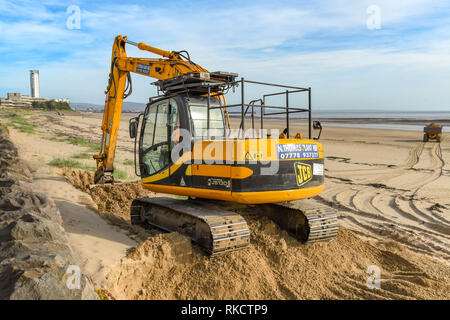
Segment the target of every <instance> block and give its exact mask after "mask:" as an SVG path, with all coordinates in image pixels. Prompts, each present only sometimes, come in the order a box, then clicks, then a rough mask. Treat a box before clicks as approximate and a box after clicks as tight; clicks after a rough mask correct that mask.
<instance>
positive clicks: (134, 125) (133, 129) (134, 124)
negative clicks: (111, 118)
mask: <svg viewBox="0 0 450 320" xmlns="http://www.w3.org/2000/svg"><path fill="white" fill-rule="evenodd" d="M138 126H139V117H136V118H131V119H130V126H129V131H130V138H131V139H134V138H136V135H137V131H138Z"/></svg>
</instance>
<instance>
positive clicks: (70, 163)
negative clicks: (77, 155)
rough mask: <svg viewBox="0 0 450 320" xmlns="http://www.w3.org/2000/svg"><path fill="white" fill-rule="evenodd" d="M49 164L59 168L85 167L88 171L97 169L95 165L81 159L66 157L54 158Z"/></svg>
mask: <svg viewBox="0 0 450 320" xmlns="http://www.w3.org/2000/svg"><path fill="white" fill-rule="evenodd" d="M48 165H50V166H53V167H58V168H74V169H83V170H88V171H95V167H91V166H88V165H85V164H83V163H81V162H79V161H76V160H73V159H65V158H54V159H53V160H52V161H50V162H49V163H48Z"/></svg>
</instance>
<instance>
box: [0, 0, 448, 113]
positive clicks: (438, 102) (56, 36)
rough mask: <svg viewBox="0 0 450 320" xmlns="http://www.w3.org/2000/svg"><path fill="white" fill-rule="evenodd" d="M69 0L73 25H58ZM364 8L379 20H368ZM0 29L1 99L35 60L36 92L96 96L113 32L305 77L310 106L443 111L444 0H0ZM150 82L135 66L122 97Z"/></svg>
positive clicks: (279, 78) (300, 81)
mask: <svg viewBox="0 0 450 320" xmlns="http://www.w3.org/2000/svg"><path fill="white" fill-rule="evenodd" d="M70 5H76V6H78V7H79V8H80V10H81V25H80V27H81V28H80V29H73V30H70V29H68V28H67V26H66V21H67V19H68V17H69V15H70V14H68V13H67V12H66V10H67V8H68V7H69V6H70ZM371 5H376V6H378V8H379V9H380V18H381V20H380V22H381V28H380V29H369V28H367V25H366V21H367V19H368V18H369V16H370V14H368V13H367V8H368V7H369V6H371ZM0 34H1V36H0V96H5V95H6V93H7V92H21V93H25V94H27V93H29V91H30V89H29V78H28V77H29V70H30V69H39V70H40V76H41V96H47V97H51V98H57V97H68V98H70V99H71V101H73V102H91V103H98V104H102V103H103V101H104V93H103V92H104V90H105V87H106V82H107V77H108V73H109V64H110V56H111V46H112V42H113V39H114V37H115V36H116V35H118V34H123V35H127V36H128V38H129V39H130V40H133V41H135V42H145V43H147V44H150V45H153V46H156V47H160V48H163V49H167V50H181V49H186V50H188V51H189V52H190V54H191V57H192V58H193V60H194V61H196V62H197V63H199V64H201V65H202V66H204V67H205V68H207V69H208V70H210V71H215V70H225V71H232V72H237V73H239V74H240V76H244V77H245V78H248V79H252V80H261V81H269V82H281V83H286V84H292V85H299V86H306V87H309V86H310V87H312V88H313V107H315V108H318V109H336V110H338V109H347V110H348V109H384V110H393V109H396V110H405V111H406V110H426V109H429V110H450V39H449V35H450V2H449V1H433V0H409V1H401V0H396V1H384V0H383V1H381V0H380V1H376V0H370V1H365V0H355V1H345V0H327V1H276V2H275V1H215V0H209V1H195V0H190V1H133V2H127V1H125V0H122V1H107V2H106V1H105V2H96V1H68V2H66V1H7V0H0ZM128 55H129V56H142V57H151V54H148V53H145V52H139V51H138V50H137V49H135V48H133V47H129V49H128ZM152 81H153V80H152V79H149V78H146V77H142V76H139V75H133V94H132V96H131V97H129V98H128V100H129V101H134V102H146V101H147V98H148V97H149V96H152V95H154V94H155V89H154V88H152V87H151V86H149V83H150V82H152ZM254 93H255V94H257V93H258V92H256V91H255V92H254Z"/></svg>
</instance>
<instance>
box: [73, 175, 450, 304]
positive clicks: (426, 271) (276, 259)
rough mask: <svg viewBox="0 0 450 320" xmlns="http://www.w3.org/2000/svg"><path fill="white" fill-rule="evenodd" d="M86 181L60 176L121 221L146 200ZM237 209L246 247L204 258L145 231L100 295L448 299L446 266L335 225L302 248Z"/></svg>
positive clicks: (131, 188)
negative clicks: (375, 280)
mask: <svg viewBox="0 0 450 320" xmlns="http://www.w3.org/2000/svg"><path fill="white" fill-rule="evenodd" d="M85 175H87V173H84V172H82V171H78V170H77V171H73V172H69V171H66V172H65V176H66V177H67V178H68V179H69V181H71V182H72V183H74V185H75V186H77V187H80V188H84V190H87V191H88V192H89V193H90V194H91V196H92V198H93V200H94V201H95V202H96V203H97V205H98V206H99V210H100V211H101V212H102V211H103V210H106V211H108V214H109V215H112V216H117V217H118V218H120V219H121V220H122V221H127V219H128V218H127V214H128V210H129V209H128V208H129V204H130V203H131V201H132V200H133V199H134V198H135V197H136V196H142V195H145V194H146V191H145V190H143V189H142V187H140V186H139V184H138V183H131V184H122V185H114V186H108V187H97V188H94V189H91V190H88V189H86V187H85V182H86V181H91V180H89V179H91V178H92V176H91V175H88V176H89V178H88V179H87V180H85V179H86V177H85ZM99 188H103V190H104V193H102V191H100V190H98V189H99ZM147 194H150V193H148V192H147ZM150 196H151V194H150ZM106 202H108V205H107V204H106ZM237 208H238V209H236V210H238V211H239V212H240V213H241V214H242V215H243V216H244V217H245V219H246V220H247V223H248V225H249V228H250V230H251V245H250V247H249V248H248V249H246V250H243V251H238V252H234V253H231V254H227V255H226V256H222V257H218V258H214V259H210V258H208V257H207V256H205V254H204V253H203V251H202V250H201V249H200V248H198V247H197V246H196V245H192V246H191V244H190V241H189V239H187V238H185V237H183V236H181V235H179V234H177V233H170V234H169V233H162V232H160V231H152V232H147V233H146V237H147V238H146V240H145V241H143V242H142V243H141V244H140V245H138V246H137V247H135V248H133V249H132V250H130V251H129V252H128V254H127V256H126V257H125V258H123V259H122V260H121V261H120V262H119V263H118V264H117V265H115V266H113V267H112V268H111V270H110V272H109V274H108V276H107V278H108V282H109V285H108V287H107V288H105V289H106V290H107V291H108V292H110V293H111V294H112V296H114V297H115V298H128V299H408V298H418V299H447V298H448V292H449V290H450V285H449V281H448V279H449V278H450V270H449V269H448V267H446V266H443V265H442V264H439V263H436V262H435V261H433V260H431V259H429V258H426V257H423V256H419V255H417V254H415V253H412V252H410V251H409V250H408V249H405V248H403V247H401V246H398V245H397V244H394V243H393V242H389V241H384V242H378V243H373V244H371V243H368V242H365V241H363V240H361V239H360V238H358V237H357V236H356V235H354V234H353V233H352V232H350V231H349V230H347V229H345V228H342V227H341V229H340V233H339V235H338V237H337V238H336V240H335V241H333V242H331V243H316V244H311V245H307V246H305V245H302V244H300V243H299V242H298V241H296V240H295V239H293V238H292V237H290V236H289V235H288V234H287V233H286V232H285V231H283V230H281V229H280V228H278V226H277V225H276V224H275V223H273V222H272V221H270V220H268V219H267V218H262V217H259V216H257V215H255V214H253V213H254V210H256V208H255V207H237ZM141 238H142V237H141ZM370 265H376V266H378V267H379V268H380V269H381V289H374V290H370V289H368V287H367V286H366V281H367V279H368V277H369V274H367V267H368V266H370Z"/></svg>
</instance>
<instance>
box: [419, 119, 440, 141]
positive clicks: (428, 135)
mask: <svg viewBox="0 0 450 320" xmlns="http://www.w3.org/2000/svg"><path fill="white" fill-rule="evenodd" d="M423 132H424V134H423V142H428V140H436V141H437V142H441V133H442V126H441V125H440V124H437V123H434V122H433V123H431V124H429V125H428V126H426V127H424V128H423Z"/></svg>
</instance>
